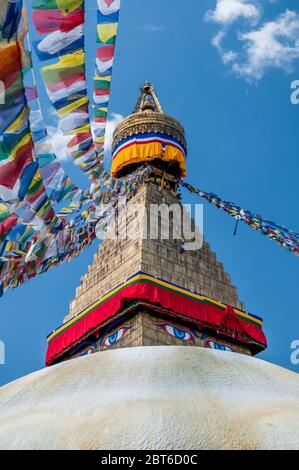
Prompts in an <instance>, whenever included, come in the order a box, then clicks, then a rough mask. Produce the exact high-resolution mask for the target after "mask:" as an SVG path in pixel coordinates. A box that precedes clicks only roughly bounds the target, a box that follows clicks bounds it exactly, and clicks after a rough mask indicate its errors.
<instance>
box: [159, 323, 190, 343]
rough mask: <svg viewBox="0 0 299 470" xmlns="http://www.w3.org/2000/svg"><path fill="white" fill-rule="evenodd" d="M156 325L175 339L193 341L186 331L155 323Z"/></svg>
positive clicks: (166, 324) (167, 324)
mask: <svg viewBox="0 0 299 470" xmlns="http://www.w3.org/2000/svg"><path fill="white" fill-rule="evenodd" d="M156 325H157V326H158V327H159V328H161V329H162V330H164V331H165V332H166V333H168V334H170V335H171V336H174V337H175V338H177V339H181V340H182V341H191V342H193V341H194V338H193V335H192V333H191V332H190V331H188V330H183V329H181V328H178V327H177V326H174V325H171V324H169V323H156Z"/></svg>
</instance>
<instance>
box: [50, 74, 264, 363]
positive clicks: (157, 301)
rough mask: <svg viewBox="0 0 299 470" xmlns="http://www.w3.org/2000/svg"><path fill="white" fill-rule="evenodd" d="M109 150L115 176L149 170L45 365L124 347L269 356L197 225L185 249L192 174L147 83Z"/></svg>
mask: <svg viewBox="0 0 299 470" xmlns="http://www.w3.org/2000/svg"><path fill="white" fill-rule="evenodd" d="M112 153H113V157H112V168H111V174H112V176H114V177H115V178H120V177H122V176H124V175H127V174H132V173H134V172H135V171H137V170H138V169H139V168H140V167H141V166H143V165H145V164H150V165H151V169H152V171H151V174H150V175H149V177H148V179H147V180H146V182H145V183H144V184H143V185H141V187H140V188H139V190H138V191H137V193H136V194H135V195H134V196H133V197H132V198H130V200H129V201H126V207H125V208H124V211H123V212H124V213H123V216H122V221H121V223H120V224H119V225H120V226H121V229H120V230H119V233H116V236H115V237H113V238H111V239H107V240H105V241H104V242H103V243H102V244H101V245H100V248H99V251H98V253H97V254H96V255H95V257H94V262H93V263H92V264H91V265H90V266H89V269H88V273H87V274H86V275H85V276H83V279H82V281H81V285H80V286H79V287H78V289H77V292H76V297H75V299H74V300H73V302H72V303H71V308H70V314H69V315H67V316H66V317H65V320H64V323H63V324H62V325H61V326H60V327H59V328H57V329H56V330H55V331H54V332H53V333H52V334H51V335H50V336H49V337H48V343H49V347H48V352H47V365H51V364H53V363H57V362H60V361H62V360H66V359H70V358H72V357H77V356H81V355H84V354H91V353H93V352H96V351H103V350H105V349H108V348H123V347H128V346H153V345H174V344H176V345H193V346H202V347H208V348H215V349H222V350H227V351H237V352H239V353H243V354H249V355H254V354H256V353H257V352H259V351H261V350H263V349H264V348H265V347H266V338H265V336H264V333H263V331H262V319H261V318H260V317H258V316H255V315H252V314H250V313H248V312H246V311H245V310H244V305H243V303H242V302H241V301H240V300H239V298H238V293H237V289H236V287H235V286H234V285H233V284H232V282H231V280H230V277H229V275H228V274H227V273H225V272H224V269H223V266H222V264H221V263H220V262H218V261H217V259H216V256H215V254H214V253H213V252H212V251H211V249H210V247H209V245H208V244H207V243H206V242H204V241H203V240H202V235H201V234H200V233H199V231H198V230H197V229H196V227H195V223H194V221H191V222H190V227H193V228H194V231H193V232H192V236H193V238H194V239H195V238H196V239H197V242H198V245H197V246H196V247H195V248H196V249H194V246H193V245H190V249H186V247H187V243H188V242H191V243H192V242H193V243H195V241H194V239H193V240H189V241H188V240H186V239H185V237H184V233H183V227H182V225H183V223H186V220H185V219H184V209H183V206H182V204H181V201H180V194H179V192H178V187H177V184H176V179H175V178H176V177H184V176H185V175H186V153H187V151H186V140H185V133H184V129H183V127H182V126H181V124H180V123H179V122H178V121H176V120H175V119H173V118H172V117H170V116H168V115H167V114H165V113H164V112H163V109H162V107H161V105H160V103H159V100H158V98H157V95H156V93H155V91H154V89H153V87H152V86H151V84H150V83H148V82H146V83H145V85H144V86H143V87H142V88H141V92H140V96H139V98H138V101H137V104H136V106H135V108H134V111H133V113H132V114H131V115H130V116H128V117H127V118H125V119H124V120H123V121H122V122H120V123H119V124H118V126H117V127H116V129H115V132H114V140H113V148H112ZM153 213H154V215H156V217H153ZM165 226H167V233H166V236H165V231H164V232H163V228H165ZM188 248H189V245H188Z"/></svg>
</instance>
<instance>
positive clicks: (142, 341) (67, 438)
mask: <svg viewBox="0 0 299 470" xmlns="http://www.w3.org/2000/svg"><path fill="white" fill-rule="evenodd" d="M186 155H187V146H186V141H185V135H184V129H183V127H182V126H181V124H180V123H179V122H177V121H176V120H175V119H173V118H172V117H169V116H167V115H166V114H165V113H164V112H163V109H162V107H161V105H160V103H159V100H158V98H157V96H156V93H155V91H154V89H153V87H152V86H151V85H150V83H148V82H146V83H145V85H144V86H143V87H142V88H141V93H140V97H139V99H138V102H137V104H136V107H135V109H134V112H133V114H131V115H130V116H128V117H127V118H125V119H124V120H123V121H122V122H121V123H120V124H119V125H118V126H117V127H116V129H115V132H114V141H113V160H112V169H111V173H112V175H113V176H114V177H115V178H122V177H124V176H126V175H132V174H134V172H139V171H143V170H142V169H143V168H144V165H148V167H147V173H146V174H147V176H146V179H145V180H144V182H143V183H142V184H140V186H139V187H138V190H137V192H136V193H134V194H133V195H132V197H131V198H130V199H129V200H128V201H127V203H126V204H125V217H124V219H122V222H121V223H120V224H118V225H117V230H116V236H114V237H111V238H107V239H105V240H104V241H103V243H102V244H101V245H100V247H99V250H98V253H97V254H96V255H95V257H94V261H93V263H92V264H91V265H90V266H89V269H88V272H87V274H85V275H84V276H83V278H82V279H81V284H80V286H79V287H78V289H77V291H76V296H75V299H74V300H73V301H72V302H71V305H70V312H69V314H68V315H67V316H66V317H65V319H64V321H63V324H62V325H60V326H59V327H58V328H56V330H54V331H53V332H52V333H51V334H50V335H49V337H48V350H47V357H46V363H47V366H48V367H46V368H45V369H43V370H41V371H38V372H35V373H33V374H30V375H29V376H27V377H24V378H22V379H20V380H17V381H15V382H13V383H11V384H8V385H6V386H4V387H2V388H1V389H0V403H1V416H0V448H3V449H122V450H125V449H180V450H181V449H198V450H203V449H298V448H299V444H298V443H299V424H298V423H299V406H298V393H299V378H298V375H297V374H295V373H292V372H290V371H287V370H284V369H282V368H280V367H278V366H275V365H272V364H269V363H267V362H264V361H261V360H259V359H256V358H255V357H252V356H254V355H256V354H257V353H259V352H260V351H262V350H263V349H265V347H266V345H267V341H266V338H265V335H264V333H263V329H262V326H263V322H262V319H261V318H260V317H258V316H256V315H253V314H251V313H248V312H247V311H246V309H245V306H244V303H243V302H241V301H240V299H239V297H238V293H237V289H236V287H235V286H234V285H233V284H232V282H231V279H230V276H229V275H228V274H227V273H226V272H225V271H224V268H223V266H222V264H221V263H220V262H219V261H218V260H217V259H216V256H215V254H214V253H213V252H212V251H211V249H210V247H209V245H208V243H207V242H206V241H205V240H203V237H202V234H201V233H200V231H199V230H197V228H196V224H195V221H192V220H191V222H190V227H191V228H192V230H191V234H192V237H193V238H194V239H193V238H192V237H191V238H189V237H187V236H186V234H185V233H182V231H178V226H180V224H181V222H182V221H184V220H187V219H185V218H184V217H185V213H184V210H183V207H182V204H181V201H180V192H179V188H178V185H177V181H178V180H177V178H178V177H180V178H182V177H184V176H185V174H186ZM153 207H154V208H155V209H156V210H157V212H158V218H153V217H152V212H151V211H152V208H153ZM165 214H166V216H165ZM118 216H119V212H118ZM151 229H152V230H153V231H152V232H151ZM162 229H167V230H169V232H168V233H170V234H172V236H164V234H165V232H163V230H162ZM188 233H189V232H188ZM174 234H176V235H175V236H174ZM194 242H196V243H195V244H196V245H197V247H196V249H194V244H193V243H194ZM190 247H191V248H192V249H190Z"/></svg>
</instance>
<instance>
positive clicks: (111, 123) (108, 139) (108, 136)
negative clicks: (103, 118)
mask: <svg viewBox="0 0 299 470" xmlns="http://www.w3.org/2000/svg"><path fill="white" fill-rule="evenodd" d="M123 118H124V117H123V116H122V115H121V114H116V113H112V114H111V117H110V118H109V119H108V121H107V124H106V130H105V148H104V153H105V158H109V157H110V156H111V147H112V141H113V132H114V129H115V127H116V126H117V124H118V123H119V122H120V121H122V120H123Z"/></svg>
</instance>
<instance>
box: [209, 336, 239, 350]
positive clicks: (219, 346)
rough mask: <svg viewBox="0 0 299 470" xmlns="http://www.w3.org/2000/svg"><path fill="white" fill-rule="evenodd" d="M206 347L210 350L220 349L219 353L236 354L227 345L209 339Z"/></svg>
mask: <svg viewBox="0 0 299 470" xmlns="http://www.w3.org/2000/svg"><path fill="white" fill-rule="evenodd" d="M205 347H206V348H209V349H218V351H231V352H234V350H233V349H232V348H230V347H229V346H227V345H226V344H221V343H216V341H213V340H211V339H208V340H207V341H206V342H205Z"/></svg>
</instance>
